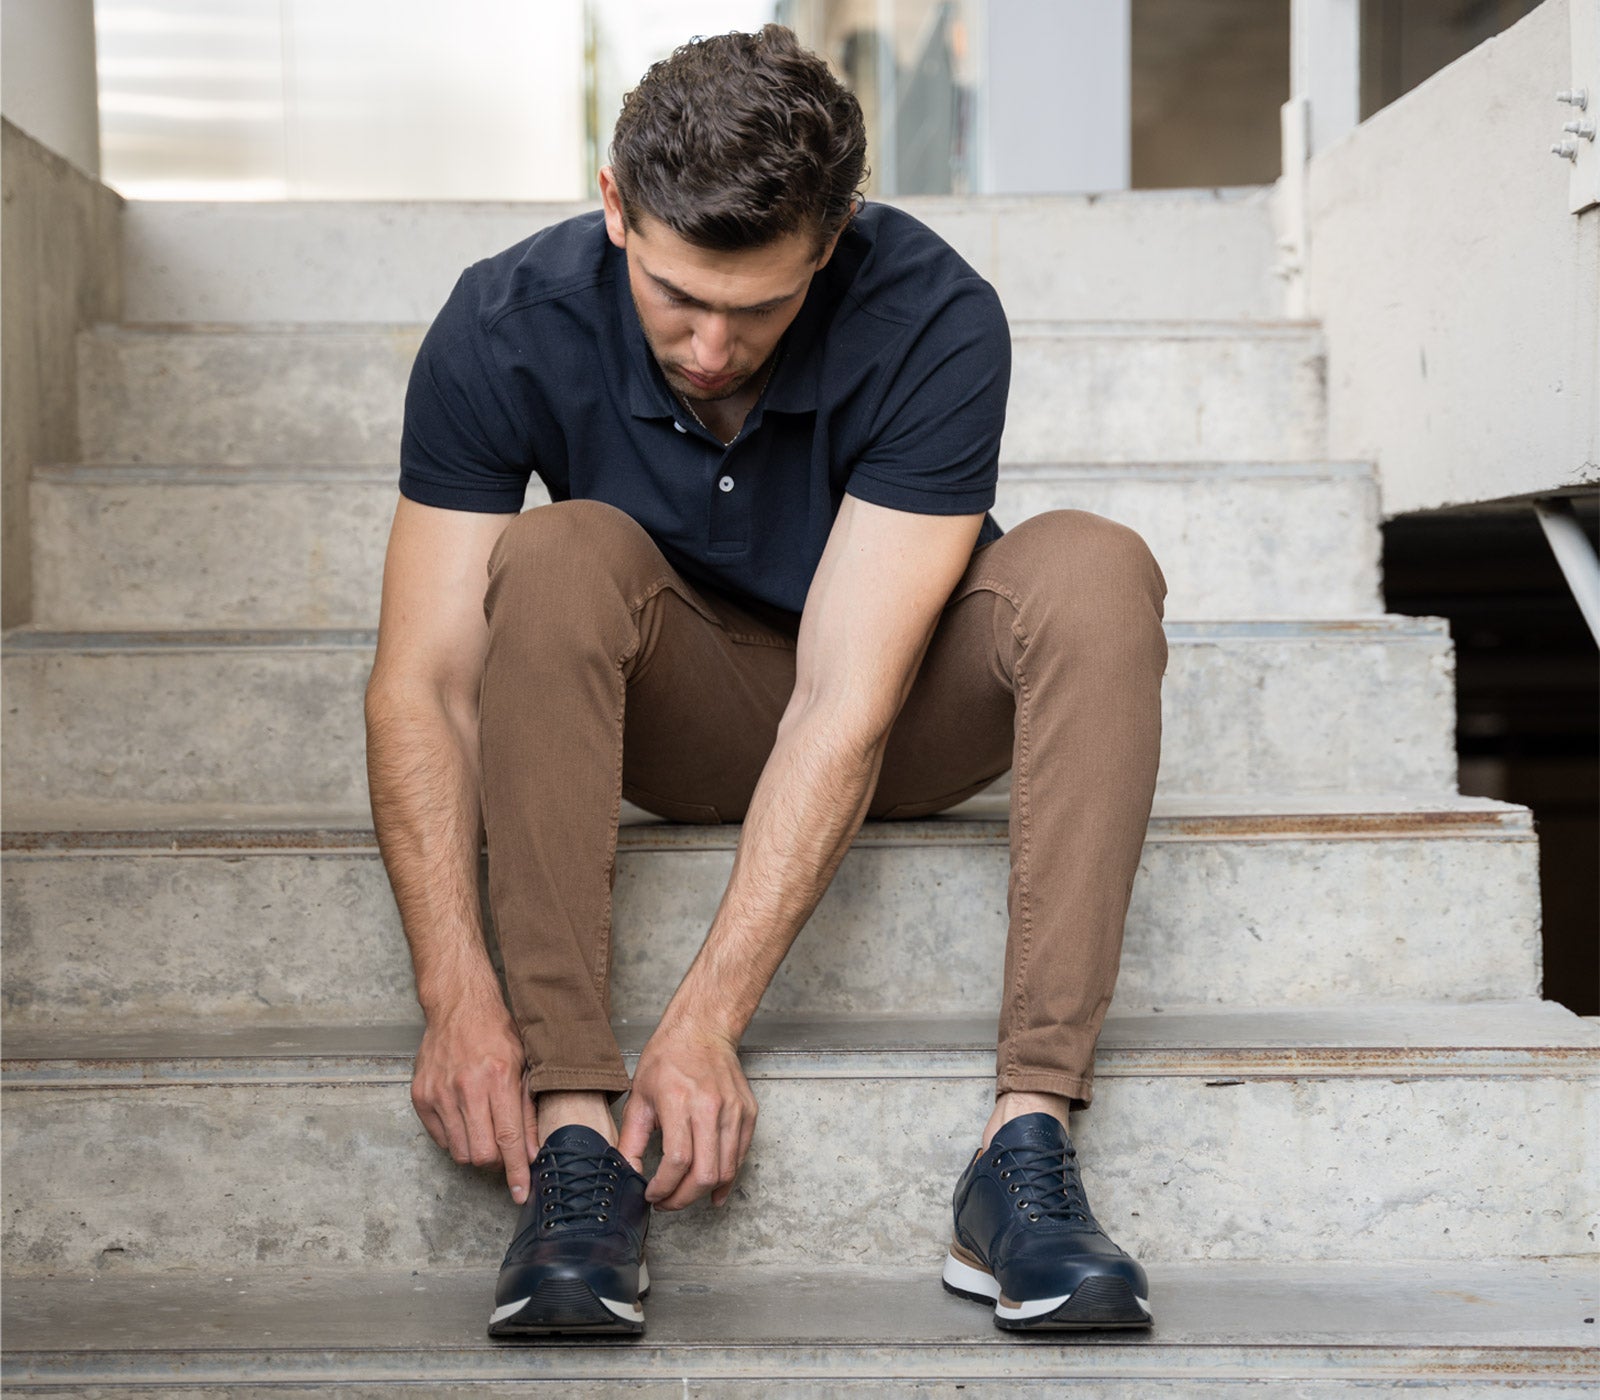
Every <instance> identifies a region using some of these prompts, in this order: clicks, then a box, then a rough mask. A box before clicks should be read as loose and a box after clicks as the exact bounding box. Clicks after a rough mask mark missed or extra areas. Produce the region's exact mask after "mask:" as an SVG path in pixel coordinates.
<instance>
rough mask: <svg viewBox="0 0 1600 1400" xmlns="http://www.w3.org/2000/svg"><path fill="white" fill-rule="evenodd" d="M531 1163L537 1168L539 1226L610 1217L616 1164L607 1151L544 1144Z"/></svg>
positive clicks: (615, 1185)
mask: <svg viewBox="0 0 1600 1400" xmlns="http://www.w3.org/2000/svg"><path fill="white" fill-rule="evenodd" d="M533 1165H534V1168H535V1170H536V1171H537V1172H538V1182H539V1195H540V1201H541V1206H542V1209H541V1210H540V1212H539V1227H540V1228H541V1229H544V1230H553V1229H555V1228H556V1226H558V1225H571V1224H576V1223H577V1222H579V1221H583V1220H590V1219H593V1220H597V1221H599V1222H600V1223H601V1224H604V1223H605V1222H606V1221H607V1220H609V1219H610V1218H611V1217H610V1214H609V1212H610V1210H611V1208H612V1206H613V1205H614V1204H615V1199H616V1191H617V1164H616V1162H615V1161H614V1160H613V1159H612V1158H611V1156H610V1155H609V1153H597V1152H591V1151H586V1150H584V1149H583V1148H581V1147H566V1148H560V1147H550V1146H548V1145H546V1146H545V1147H542V1148H540V1149H539V1155H538V1156H537V1157H535V1158H534V1159H533Z"/></svg>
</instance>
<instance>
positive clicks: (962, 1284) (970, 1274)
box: [944, 1254, 1150, 1322]
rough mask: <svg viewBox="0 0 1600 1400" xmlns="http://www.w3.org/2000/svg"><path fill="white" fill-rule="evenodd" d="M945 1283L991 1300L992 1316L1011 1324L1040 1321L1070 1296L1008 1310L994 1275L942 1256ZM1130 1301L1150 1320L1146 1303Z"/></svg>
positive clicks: (1137, 1299) (1028, 1302) (1027, 1302)
mask: <svg viewBox="0 0 1600 1400" xmlns="http://www.w3.org/2000/svg"><path fill="white" fill-rule="evenodd" d="M944 1281H945V1282H946V1283H948V1284H949V1285H950V1286H951V1287H952V1288H959V1289H960V1290H961V1291H962V1292H963V1293H980V1294H982V1295H983V1296H984V1297H985V1298H993V1299H994V1312H995V1316H996V1317H1003V1318H1006V1319H1007V1320H1008V1321H1011V1322H1024V1321H1026V1320H1027V1319H1028V1318H1031V1317H1043V1316H1044V1315H1045V1314H1046V1313H1052V1312H1054V1311H1055V1310H1056V1309H1057V1308H1059V1307H1060V1306H1061V1305H1062V1304H1063V1303H1064V1302H1066V1301H1067V1299H1068V1298H1070V1297H1071V1296H1072V1294H1070V1293H1063V1294H1062V1295H1061V1296H1060V1297H1059V1298H1029V1299H1027V1300H1025V1301H1024V1302H1021V1303H1018V1304H1017V1305H1016V1306H1015V1307H1007V1306H1006V1305H1005V1304H1004V1303H1002V1302H1001V1301H1000V1281H999V1280H998V1279H997V1278H995V1276H994V1275H993V1274H991V1273H989V1272H988V1271H987V1270H984V1269H975V1268H973V1267H972V1265H971V1264H967V1263H963V1262H962V1261H961V1260H960V1259H957V1258H956V1256H955V1255H953V1254H947V1255H945V1259H944ZM1133 1301H1134V1302H1136V1303H1137V1304H1138V1305H1139V1306H1140V1307H1141V1308H1142V1309H1143V1310H1144V1314H1145V1316H1146V1317H1148V1316H1150V1303H1149V1300H1148V1299H1145V1298H1141V1297H1139V1295H1138V1294H1134V1298H1133Z"/></svg>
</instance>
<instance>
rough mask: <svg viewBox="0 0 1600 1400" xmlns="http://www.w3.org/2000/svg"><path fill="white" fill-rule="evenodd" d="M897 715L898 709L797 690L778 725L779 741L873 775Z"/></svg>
mask: <svg viewBox="0 0 1600 1400" xmlns="http://www.w3.org/2000/svg"><path fill="white" fill-rule="evenodd" d="M856 698H857V700H858V701H859V697H856ZM897 714H898V706H897V707H895V709H892V710H891V709H890V708H889V707H888V706H887V705H862V704H860V703H853V704H852V703H846V700H845V697H841V696H837V695H829V694H827V693H826V692H823V693H818V692H814V691H809V690H807V691H802V690H800V689H798V688H797V689H796V691H795V693H794V694H793V695H792V696H791V697H790V700H789V705H788V708H787V709H786V710H785V711H784V714H783V718H782V719H781V720H780V721H779V723H778V738H779V741H780V742H781V741H783V740H785V739H788V740H789V741H791V742H797V743H800V744H802V745H804V746H805V747H807V748H810V749H813V750H815V751H821V752H824V753H827V754H830V755H834V756H836V757H837V758H838V759H839V760H840V761H843V762H846V763H849V764H850V765H851V767H852V768H854V767H860V768H861V769H862V770H863V771H873V772H875V771H876V770H877V766H878V763H879V761H880V760H881V759H882V757H883V751H884V749H885V748H886V747H887V746H888V743H889V731H890V730H891V729H892V728H893V727H894V721H895V717H896V715H897Z"/></svg>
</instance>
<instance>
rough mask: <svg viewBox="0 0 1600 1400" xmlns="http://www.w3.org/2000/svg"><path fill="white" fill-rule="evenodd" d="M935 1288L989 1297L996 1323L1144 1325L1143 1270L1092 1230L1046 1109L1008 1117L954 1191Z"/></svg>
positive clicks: (1074, 1169) (1073, 1327) (1059, 1131)
mask: <svg viewBox="0 0 1600 1400" xmlns="http://www.w3.org/2000/svg"><path fill="white" fill-rule="evenodd" d="M954 1204H955V1215H956V1228H955V1239H954V1241H953V1242H952V1243H951V1245H950V1254H949V1257H948V1258H946V1260H945V1264H944V1286H945V1289H946V1291H947V1292H950V1293H954V1294H956V1295H957V1296H958V1297H962V1298H971V1299H973V1300H974V1301H975V1302H979V1303H993V1304H994V1320H995V1325H996V1326H998V1327H1005V1328H1010V1329H1014V1330H1019V1331H1020V1330H1031V1329H1040V1330H1043V1329H1056V1330H1065V1331H1088V1330H1091V1329H1099V1328H1103V1327H1148V1326H1149V1325H1150V1301H1149V1299H1150V1285H1149V1282H1148V1281H1147V1280H1146V1278H1145V1274H1144V1270H1143V1269H1141V1268H1140V1267H1139V1265H1138V1263H1137V1262H1136V1261H1135V1260H1134V1259H1132V1258H1131V1257H1130V1256H1129V1255H1127V1254H1125V1253H1124V1252H1123V1251H1122V1250H1121V1249H1119V1248H1118V1247H1117V1246H1116V1245H1115V1244H1113V1243H1112V1242H1111V1240H1110V1239H1108V1238H1107V1237H1106V1234H1105V1231H1103V1230H1102V1229H1101V1228H1100V1225H1099V1222H1098V1221H1096V1220H1095V1218H1094V1215H1093V1213H1092V1212H1091V1211H1090V1210H1089V1202H1088V1199H1087V1198H1086V1197H1085V1196H1084V1193H1083V1181H1082V1178H1081V1177H1080V1176H1079V1174H1078V1154H1077V1151H1076V1150H1075V1149H1074V1148H1073V1146H1072V1144H1071V1143H1070V1142H1069V1141H1068V1140H1067V1130H1066V1129H1065V1128H1064V1127H1063V1126H1062V1125H1061V1123H1060V1121H1059V1120H1057V1119H1056V1118H1054V1117H1052V1116H1051V1115H1050V1114H1048V1113H1030V1114H1027V1115H1026V1116H1025V1117H1022V1118H1013V1119H1012V1120H1011V1122H1009V1123H1006V1124H1004V1125H1003V1126H1002V1127H1001V1128H1000V1130H999V1132H997V1133H996V1134H995V1135H994V1140H993V1141H992V1142H991V1143H990V1144H989V1147H988V1148H987V1149H986V1150H985V1151H982V1152H980V1153H978V1155H977V1156H976V1157H974V1158H973V1159H972V1162H971V1164H970V1165H969V1166H968V1167H967V1169H966V1171H964V1172H963V1173H962V1174H961V1180H960V1181H958V1182H957V1183H956V1191H955V1202H954Z"/></svg>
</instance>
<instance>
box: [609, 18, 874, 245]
mask: <svg viewBox="0 0 1600 1400" xmlns="http://www.w3.org/2000/svg"><path fill="white" fill-rule="evenodd" d="M866 156H867V132H866V124H865V123H864V121H863V120H862V116H861V104H860V103H859V102H857V101H856V99H855V96H854V95H853V94H852V93H850V92H849V91H847V90H846V88H845V87H844V85H843V84H842V83H840V82H839V81H838V79H836V78H835V77H834V76H833V74H832V73H830V72H829V71H828V66H827V64H826V63H824V62H823V61H822V59H821V58H819V57H818V56H817V55H816V54H814V53H812V52H810V51H809V50H807V49H804V48H802V47H801V46H800V41H799V40H798V39H796V38H795V36H794V33H793V31H792V30H789V29H786V28H784V26H782V25H779V24H769V25H767V26H766V27H765V28H763V29H762V31H761V32H760V33H759V34H719V35H716V36H714V37H711V38H701V39H694V40H692V41H691V42H689V43H687V44H684V45H683V46H682V47H681V48H678V49H676V50H674V52H673V53H672V55H671V57H669V58H665V59H662V60H661V62H659V63H656V64H653V65H652V66H651V68H650V71H649V72H648V73H646V74H645V75H644V77H643V78H642V79H641V80H640V82H639V86H638V87H636V88H634V90H633V91H632V92H630V93H629V94H628V95H627V96H626V97H625V98H624V99H623V102H622V113H621V115H620V116H619V117H618V118H617V126H616V131H615V134H614V135H613V136H612V140H611V171H612V175H613V176H614V177H615V179H616V182H617V191H618V193H619V195H620V196H621V199H622V208H623V213H624V215H625V217H626V218H627V221H628V226H629V227H630V228H633V229H637V228H638V227H639V218H640V216H641V215H643V214H649V215H650V216H651V217H652V218H655V219H659V220H660V221H661V222H662V223H664V224H665V225H666V226H667V227H668V228H670V229H671V230H672V231H673V232H674V233H676V234H678V236H679V237H681V238H684V239H687V240H688V241H689V242H690V243H694V244H696V245H698V246H699V247H702V248H709V249H712V250H715V251H717V252H731V251H735V250H739V249H744V248H759V247H762V246H764V245H766V244H768V243H771V242H773V241H774V240H775V239H779V238H783V237H786V236H787V235H789V234H792V233H796V232H809V233H812V234H813V235H814V236H815V237H816V240H817V249H818V252H819V253H820V252H821V250H822V248H823V246H824V245H825V244H826V243H827V241H828V239H829V238H831V237H832V236H833V234H835V233H836V232H838V230H839V229H841V228H842V227H843V226H844V225H845V223H847V222H848V221H849V219H850V216H851V215H852V213H853V212H854V211H855V208H856V205H857V200H858V194H857V186H858V185H859V184H860V183H861V180H862V176H863V174H864V173H865V170H866Z"/></svg>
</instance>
